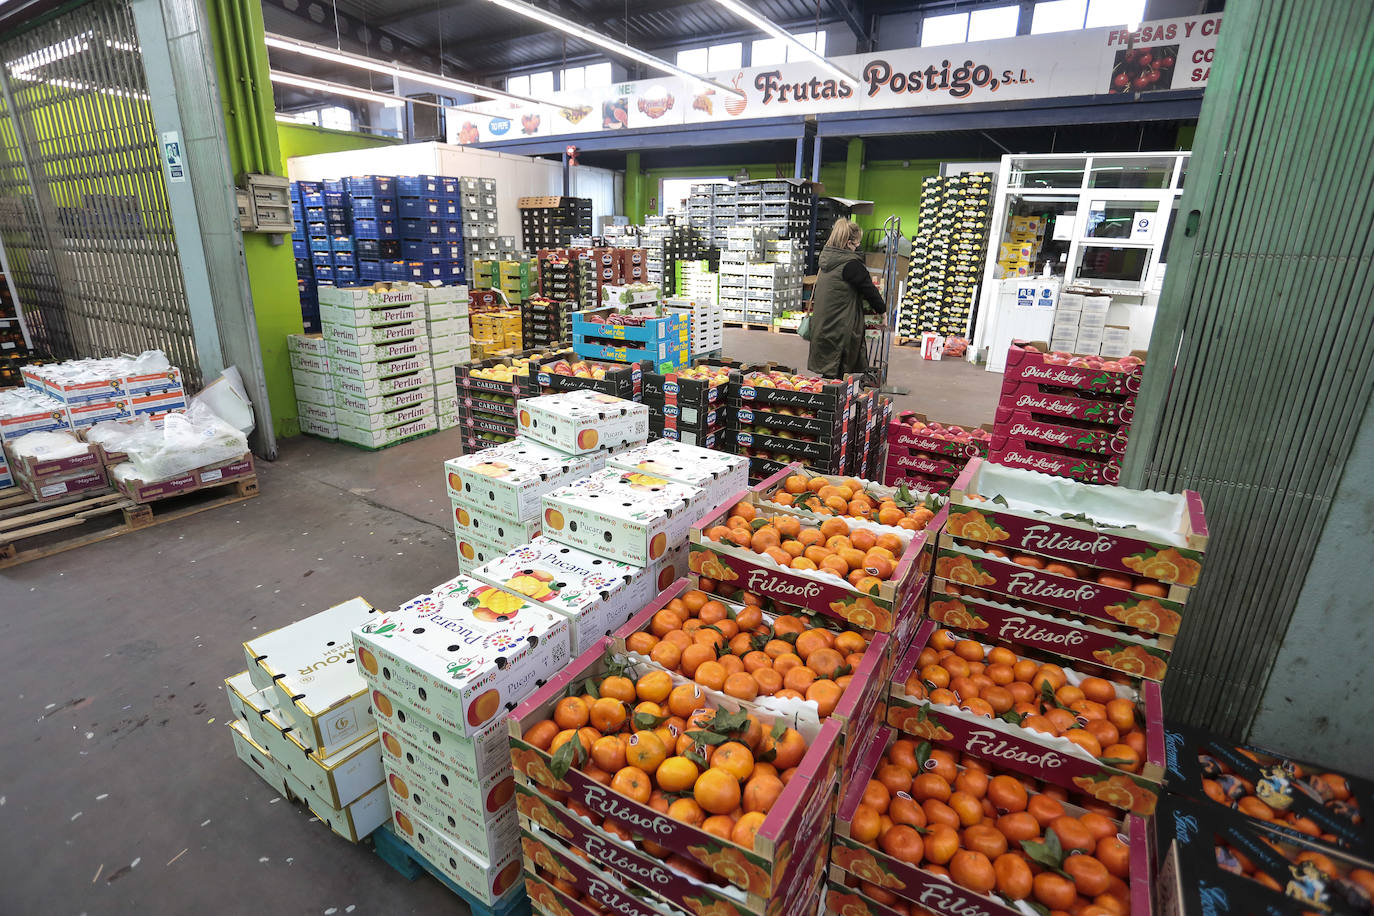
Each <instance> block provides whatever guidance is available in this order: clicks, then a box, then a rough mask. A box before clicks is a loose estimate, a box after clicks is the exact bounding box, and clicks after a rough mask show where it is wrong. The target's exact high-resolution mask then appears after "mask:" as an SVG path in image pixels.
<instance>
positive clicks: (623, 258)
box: [590, 248, 649, 302]
mask: <svg viewBox="0 0 1374 916" xmlns="http://www.w3.org/2000/svg"><path fill="white" fill-rule="evenodd" d="M648 257H649V256H648V252H646V251H645V250H644V249H643V248H593V249H592V251H591V259H590V260H591V263H592V267H593V269H594V270H595V282H596V301H598V302H604V301H606V297H605V296H604V295H603V290H604V288H605V287H607V286H614V287H619V286H628V285H649V284H648V276H649V268H648V263H647V262H648Z"/></svg>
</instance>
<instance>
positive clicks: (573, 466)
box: [444, 437, 605, 522]
mask: <svg viewBox="0 0 1374 916" xmlns="http://www.w3.org/2000/svg"><path fill="white" fill-rule="evenodd" d="M598 457H599V460H600V461H601V464H596V463H595V462H596V460H597V458H595V457H587V456H572V455H566V454H564V453H562V452H560V451H558V450H556V449H552V448H549V447H548V446H546V445H541V444H539V443H538V442H533V441H531V440H529V439H526V438H524V437H517V438H515V439H513V440H511V441H510V442H506V443H503V444H501V445H498V446H496V447H495V448H488V449H483V450H482V451H480V452H476V453H474V454H471V455H463V456H461V457H458V458H450V459H449V460H448V461H445V462H444V472H445V475H446V477H447V482H448V495H449V498H450V499H451V500H453V501H454V502H456V503H461V504H463V505H465V506H472V507H477V508H481V509H484V510H487V511H490V512H495V513H496V514H498V515H501V516H503V517H505V518H508V519H511V520H512V521H517V522H518V521H523V520H525V519H528V518H535V517H537V516H538V515H539V512H540V506H539V498H540V497H541V496H543V495H544V494H545V493H547V492H549V491H550V490H555V489H557V488H558V487H560V486H562V485H563V484H565V483H568V482H569V481H572V480H575V479H577V478H578V477H584V476H586V475H587V474H589V473H591V471H593V470H597V469H599V468H601V467H603V466H604V464H605V458H604V456H598Z"/></svg>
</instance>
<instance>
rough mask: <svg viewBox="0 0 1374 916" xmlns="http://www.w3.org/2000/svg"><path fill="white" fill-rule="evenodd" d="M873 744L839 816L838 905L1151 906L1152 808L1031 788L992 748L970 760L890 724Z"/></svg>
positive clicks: (1009, 914)
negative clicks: (1112, 812) (1116, 806)
mask: <svg viewBox="0 0 1374 916" xmlns="http://www.w3.org/2000/svg"><path fill="white" fill-rule="evenodd" d="M864 751H865V752H864V755H863V763H862V764H861V766H860V772H859V773H858V776H857V778H856V779H854V780H853V781H852V782H850V783H849V784H848V786H846V787H844V788H843V789H842V794H841V797H840V803H839V809H838V811H837V812H836V815H835V840H834V845H833V846H832V847H831V853H830V855H831V863H832V866H831V869H830V886H829V890H828V892H827V895H826V911H827V912H828V913H834V914H839V916H903V914H905V913H908V912H922V913H926V912H931V913H961V914H994V913H995V914H999V916H1024V914H1025V913H1030V912H1033V911H1038V912H1079V911H1083V912H1088V911H1089V910H1090V909H1091V911H1092V912H1103V913H1108V912H1111V913H1125V912H1131V913H1139V914H1144V913H1149V912H1152V911H1151V909H1150V877H1151V873H1150V868H1149V864H1150V863H1149V848H1148V845H1149V844H1148V840H1149V837H1148V833H1147V829H1146V822H1145V819H1144V818H1143V817H1140V816H1138V815H1135V814H1120V815H1119V816H1110V817H1109V816H1107V815H1106V814H1103V813H1100V812H1097V811H1093V810H1089V809H1088V808H1087V807H1084V801H1085V800H1083V799H1082V798H1081V797H1075V796H1073V795H1069V796H1068V797H1064V796H1063V794H1062V793H1058V792H1049V791H1046V789H1045V787H1044V786H1042V785H1036V786H1034V787H1033V788H1032V787H1029V786H1027V785H1025V784H1024V783H1023V782H1022V781H1021V779H1019V778H1017V777H1016V776H1015V775H1013V774H1011V773H1008V772H1007V771H1006V770H1005V769H1003V768H1002V767H1000V766H999V765H998V763H997V761H995V760H994V759H991V758H988V757H978V762H979V763H980V764H982V766H971V765H970V764H972V763H973V761H972V760H970V759H965V761H964V765H963V766H960V765H959V763H958V762H957V758H956V757H955V755H953V754H948V753H942V752H940V751H931V750H930V748H929V745H927V744H921V743H918V742H915V741H912V740H910V739H909V738H907V737H906V736H904V735H902V734H901V733H900V732H897V731H894V730H893V729H890V728H884V729H882V730H881V731H880V733H879V734H878V735H877V736H875V737H874V738H873V739H872V740H871V741H870V742H869V743H868V745H867V747H865V749H864ZM974 756H978V755H974ZM1088 803H1090V800H1088ZM1108 898H1110V899H1108ZM1028 905H1029V906H1030V907H1034V908H1035V909H1034V910H1031V909H1027V908H1026V907H1027V906H1028Z"/></svg>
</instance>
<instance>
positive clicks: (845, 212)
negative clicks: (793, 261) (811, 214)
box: [808, 197, 851, 272]
mask: <svg viewBox="0 0 1374 916" xmlns="http://www.w3.org/2000/svg"><path fill="white" fill-rule="evenodd" d="M850 212H851V211H850V209H849V208H848V207H846V206H844V205H843V204H841V203H840V202H839V201H837V200H835V199H834V198H830V197H822V198H821V199H820V200H818V201H816V234H815V236H813V239H812V243H813V245H814V246H815V247H814V248H813V249H812V250H813V251H815V252H816V255H817V257H819V255H820V253H821V250H822V249H824V248H825V245H826V243H827V242H829V241H830V231H831V230H832V229H834V228H835V221H836V220H838V219H843V218H847V217H848V216H849V214H850ZM808 267H809V269H810V270H811V271H813V272H814V271H815V270H816V263H815V261H814V260H813V261H812V262H811V263H810V264H809V265H808Z"/></svg>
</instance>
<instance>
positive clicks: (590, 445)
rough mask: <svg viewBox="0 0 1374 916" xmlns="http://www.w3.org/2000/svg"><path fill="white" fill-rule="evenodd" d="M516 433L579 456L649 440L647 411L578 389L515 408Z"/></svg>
mask: <svg viewBox="0 0 1374 916" xmlns="http://www.w3.org/2000/svg"><path fill="white" fill-rule="evenodd" d="M516 424H517V426H518V427H519V429H520V433H521V434H522V435H525V436H529V437H530V438H531V439H534V440H536V441H538V442H542V443H544V444H545V445H551V446H553V447H554V448H556V449H559V450H561V451H564V452H567V453H568V454H570V455H580V454H583V453H585V452H592V451H596V450H597V449H601V448H614V447H616V446H620V445H633V444H640V445H642V444H643V443H644V442H645V441H647V440H648V438H649V408H648V407H647V406H645V405H643V404H636V403H635V402H634V401H627V400H625V399H623V398H618V397H615V396H614V395H609V394H603V393H602V392H600V391H591V390H589V389H579V390H577V391H564V392H562V393H560V394H546V395H543V396H542V397H537V398H522V399H521V400H520V403H519V404H517V405H516Z"/></svg>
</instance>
